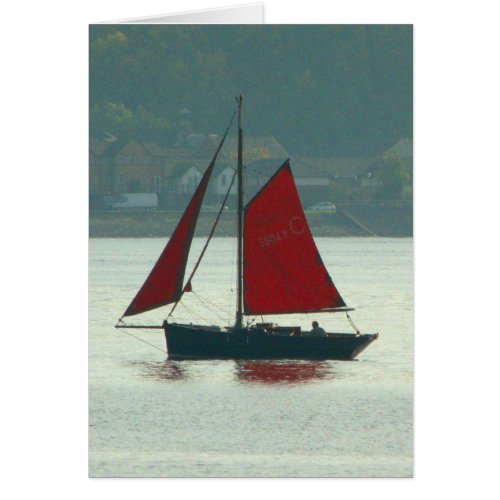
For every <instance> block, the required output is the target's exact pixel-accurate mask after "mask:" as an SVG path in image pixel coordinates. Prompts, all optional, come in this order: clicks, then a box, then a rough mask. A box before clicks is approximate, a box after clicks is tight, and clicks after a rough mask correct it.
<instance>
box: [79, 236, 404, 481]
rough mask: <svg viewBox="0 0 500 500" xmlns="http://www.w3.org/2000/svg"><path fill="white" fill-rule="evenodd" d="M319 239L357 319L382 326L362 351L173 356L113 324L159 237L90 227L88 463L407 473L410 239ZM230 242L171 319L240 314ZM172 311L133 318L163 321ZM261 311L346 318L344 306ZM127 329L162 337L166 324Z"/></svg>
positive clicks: (152, 473) (120, 470) (270, 472)
mask: <svg viewBox="0 0 500 500" xmlns="http://www.w3.org/2000/svg"><path fill="white" fill-rule="evenodd" d="M203 243H204V240H203V239H195V240H194V242H193V247H192V251H191V254H192V255H193V256H197V255H198V254H199V251H200V249H201V247H202V245H203ZM316 243H317V245H318V247H319V250H320V252H321V255H322V257H323V260H324V262H325V265H326V266H327V268H328V269H329V271H330V274H331V275H332V278H333V280H334V282H335V284H336V285H337V287H338V289H339V291H340V293H341V294H342V296H343V298H344V300H345V301H346V302H347V304H348V305H351V306H354V307H356V311H354V312H353V313H351V316H352V318H353V320H354V321H355V322H356V324H357V326H358V328H360V329H361V331H364V332H374V331H378V332H380V338H379V339H378V340H377V341H376V342H375V343H373V344H372V345H371V346H370V347H368V349H367V350H366V351H364V352H363V353H362V354H361V355H360V356H359V360H358V361H353V362H344V361H326V362H306V361H304V362H297V361H290V362H286V361H283V362H268V361H262V362H235V361H184V362H179V361H168V360H167V356H166V354H165V353H164V352H161V351H159V350H157V349H154V348H153V347H151V346H149V345H147V344H145V343H143V342H140V341H138V340H135V339H133V338H131V337H129V336H127V335H125V334H124V333H122V332H120V331H119V330H116V329H114V328H113V326H114V324H115V323H116V320H117V318H118V317H120V316H121V314H122V312H123V311H124V310H125V308H126V307H127V305H128V304H129V302H130V301H131V299H132V298H133V296H134V295H135V293H136V291H137V289H138V288H139V286H140V285H141V284H142V283H143V281H144V279H145V277H146V276H147V274H148V273H149V271H150V269H151V267H152V265H153V264H154V262H155V260H156V258H157V257H158V255H159V254H160V252H161V250H162V249H163V246H164V245H165V240H164V239H156V238H155V239H91V240H90V264H89V265H90V278H89V279H90V281H89V283H90V290H89V301H90V313H89V325H90V339H89V354H90V357H89V369H90V373H89V382H90V420H89V421H90V475H91V476H93V477H194V476H202V477H213V476H215V477H386V476H391V477H409V476H411V475H412V473H413V240H412V239H390V238H317V239H316ZM234 250H235V242H234V240H233V239H230V238H216V239H214V240H213V241H212V243H211V246H210V248H209V251H208V252H207V254H206V256H205V259H204V262H203V264H202V266H201V267H200V270H199V271H198V273H197V275H196V278H195V279H194V281H193V288H194V293H193V294H187V295H186V298H185V299H183V303H184V306H179V307H178V308H177V310H176V313H175V319H176V320H177V321H180V322H184V321H185V322H192V321H194V322H201V321H202V322H203V323H207V324H218V325H224V324H230V323H231V322H232V321H233V320H234V304H235V294H234V281H235V266H234V264H235V260H234V253H235V252H234ZM192 266H193V261H192V259H190V263H189V264H188V271H189V270H190V269H191V268H192ZM168 310H169V309H168V308H164V309H161V310H159V311H152V312H149V313H146V314H144V315H142V316H138V317H135V318H134V317H132V318H131V320H133V321H134V322H136V323H143V324H144V323H146V322H148V324H151V323H153V324H160V322H161V320H162V319H163V318H164V317H165V316H166V313H167V312H168ZM267 318H269V319H272V320H276V321H277V322H280V323H282V324H292V323H293V324H295V325H301V326H303V327H304V328H310V324H311V321H312V320H314V319H317V320H318V321H319V322H320V324H321V325H322V326H323V327H325V329H326V330H328V331H351V329H350V326H349V324H348V322H347V319H346V317H345V315H343V314H322V315H296V316H291V317H279V316H275V317H267ZM267 318H266V319H267ZM131 333H133V334H134V335H137V336H139V337H140V338H142V339H144V340H145V341H147V342H150V343H151V344H154V345H155V346H157V347H159V348H160V349H165V343H164V338H163V332H162V331H161V330H151V331H143V330H131Z"/></svg>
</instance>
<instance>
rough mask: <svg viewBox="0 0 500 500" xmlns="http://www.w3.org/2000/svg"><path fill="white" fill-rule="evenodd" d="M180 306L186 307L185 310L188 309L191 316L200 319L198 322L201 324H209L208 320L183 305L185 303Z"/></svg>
mask: <svg viewBox="0 0 500 500" xmlns="http://www.w3.org/2000/svg"><path fill="white" fill-rule="evenodd" d="M179 304H180V305H181V306H182V307H184V309H186V311H187V312H188V313H189V314H190V315H191V316H196V318H198V320H200V321H201V322H205V323H208V320H207V319H206V318H202V317H201V316H200V315H199V314H196V313H195V312H194V311H191V310H190V309H188V307H187V306H186V305H185V304H184V303H183V302H179Z"/></svg>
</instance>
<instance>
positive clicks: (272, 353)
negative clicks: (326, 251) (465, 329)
mask: <svg viewBox="0 0 500 500" xmlns="http://www.w3.org/2000/svg"><path fill="white" fill-rule="evenodd" d="M237 103H238V105H237V109H236V111H235V113H234V114H233V118H232V119H231V122H230V123H229V125H228V127H227V129H226V131H225V133H224V135H223V137H222V140H221V142H220V144H219V145H218V147H217V149H216V151H215V153H214V156H213V158H212V160H211V162H210V164H209V165H208V168H207V170H206V171H205V173H204V175H203V176H202V178H201V180H200V182H199V184H198V187H197V189H196V191H195V192H194V195H193V197H192V198H191V201H190V202H189V204H188V206H187V208H186V210H185V211H184V214H183V215H182V217H181V219H180V221H179V223H178V225H177V227H176V229H175V230H174V232H173V234H172V236H171V238H170V239H169V241H168V243H167V245H166V247H165V248H164V250H163V252H162V253H161V255H160V257H159V259H158V261H157V262H156V264H155V265H154V267H153V269H152V270H151V272H150V274H149V276H148V277H147V279H146V281H145V282H144V284H143V285H142V287H141V288H140V289H139V291H138V292H137V294H136V296H135V297H134V299H133V300H132V302H131V303H130V305H129V306H128V307H127V309H126V310H125V312H124V313H123V315H122V317H121V318H120V319H119V321H118V323H117V325H116V327H117V328H158V329H163V330H164V333H165V339H166V345H167V352H168V357H169V359H174V360H199V359H313V360H326V359H339V360H352V359H354V358H355V357H356V356H357V355H358V354H359V353H361V352H362V351H363V350H364V349H365V348H366V347H367V346H368V345H369V344H370V343H371V342H373V341H374V340H375V339H377V338H378V333H364V334H362V333H361V332H360V331H359V330H358V329H357V328H356V327H355V325H354V323H353V322H352V320H351V319H350V316H349V311H352V310H354V309H353V308H351V307H347V306H346V304H345V302H344V300H343V298H342V297H341V295H340V293H339V292H338V290H337V288H336V287H335V284H334V283H333V281H332V279H331V277H330V275H329V273H328V271H327V269H326V267H325V265H324V263H323V261H322V259H321V256H320V254H319V252H318V249H317V248H316V244H315V242H314V239H313V237H312V234H311V231H310V229H309V226H308V224H307V220H306V217H305V214H304V211H303V209H302V205H301V203H300V199H299V195H298V192H297V188H296V185H295V181H294V179H293V175H292V170H291V166H290V159H288V160H286V161H285V162H284V163H283V164H282V165H281V166H280V167H279V168H278V169H277V171H276V172H275V173H274V175H273V176H272V177H271V178H270V179H269V180H268V181H267V183H266V184H265V185H264V186H263V187H262V188H261V189H260V190H259V191H258V192H257V194H256V195H255V196H254V197H253V198H252V199H251V200H250V201H249V202H248V203H246V205H245V204H244V195H245V186H244V182H243V127H242V105H243V98H242V96H239V97H238V98H237ZM235 115H237V117H238V155H237V158H238V160H237V169H236V172H235V174H234V177H233V182H234V180H235V178H237V228H238V229H237V240H238V241H237V244H238V245H237V282H236V290H237V300H236V316H235V322H234V324H233V325H229V326H220V327H219V326H212V325H199V324H180V323H175V322H172V321H171V317H172V313H173V311H174V310H175V308H176V306H177V304H178V303H179V301H180V300H181V298H182V296H183V295H184V294H185V293H189V292H190V291H191V290H192V280H193V277H194V275H195V273H196V271H197V269H198V266H199V265H200V263H201V261H202V259H203V256H204V254H205V251H206V249H207V247H208V244H209V242H210V240H211V238H212V236H213V234H214V231H215V228H216V226H217V223H218V221H219V218H220V216H221V214H222V211H223V209H224V206H225V202H226V200H227V197H228V195H229V192H230V191H231V188H232V183H231V185H230V186H229V189H228V191H227V193H226V197H225V199H224V201H223V203H222V205H221V209H220V211H219V212H218V214H217V217H216V219H215V222H214V225H213V227H212V230H211V232H210V235H209V237H208V239H207V241H206V243H205V246H204V247H203V249H202V251H201V254H200V257H199V259H198V261H197V262H196V264H195V266H194V268H193V270H192V272H191V274H190V276H189V278H188V279H187V281H186V282H185V283H184V278H185V273H186V265H187V260H188V255H189V251H190V247H191V242H192V239H193V236H194V231H195V226H196V222H197V219H198V216H199V213H200V208H201V205H202V202H203V198H204V196H205V192H206V190H207V186H208V182H209V180H210V176H211V174H212V172H213V170H214V167H215V164H216V161H217V157H218V155H219V153H220V151H221V148H222V146H223V144H224V141H225V139H226V137H227V134H228V131H229V129H230V127H231V123H232V121H233V119H234V116H235ZM169 304H173V307H172V309H171V311H170V313H169V315H168V317H167V319H165V320H164V321H163V323H162V324H161V325H130V324H128V325H127V324H126V323H125V322H124V319H123V318H124V317H129V316H134V315H137V314H140V313H144V312H146V311H151V310H153V309H157V308H159V307H163V306H166V305H169ZM325 312H328V313H339V312H345V313H346V315H347V317H348V319H349V321H350V322H351V325H352V326H353V327H354V329H355V332H353V333H325V334H324V335H323V336H310V335H308V334H307V332H303V331H302V329H301V327H300V326H281V325H277V324H275V323H272V322H263V320H262V322H261V323H255V324H252V323H251V322H250V321H249V322H247V323H245V322H244V318H246V317H259V316H260V317H261V318H262V317H263V316H265V315H276V314H280V315H284V314H297V313H325Z"/></svg>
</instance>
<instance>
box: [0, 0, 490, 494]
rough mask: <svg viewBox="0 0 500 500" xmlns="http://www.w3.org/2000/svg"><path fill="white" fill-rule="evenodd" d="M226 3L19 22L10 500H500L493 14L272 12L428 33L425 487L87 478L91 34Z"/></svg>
mask: <svg viewBox="0 0 500 500" xmlns="http://www.w3.org/2000/svg"><path fill="white" fill-rule="evenodd" d="M216 2H217V0H215V2H214V3H212V2H211V1H210V2H209V1H208V0H205V1H201V0H198V1H192V0H183V1H179V0H172V1H168V2H165V1H163V2H160V1H154V0H141V1H140V2H138V1H132V0H109V1H107V2H106V3H103V2H102V1H99V2H96V1H90V2H86V3H85V4H84V3H83V2H79V3H78V4H77V3H75V2H67V1H64V2H63V1H55V0H45V1H42V2H23V3H22V4H20V3H17V4H13V3H11V4H10V5H9V6H8V7H7V8H5V6H4V7H3V17H2V21H3V22H2V30H1V31H0V36H1V47H2V65H1V67H2V77H1V80H0V81H1V82H2V92H1V94H0V95H1V97H2V107H1V119H2V123H3V131H2V139H3V140H2V155H1V160H2V171H1V172H2V180H3V182H2V189H1V196H0V201H1V213H2V220H3V231H2V236H3V238H2V239H3V243H2V246H1V248H2V251H3V256H2V259H1V265H2V272H1V276H2V282H1V288H0V290H1V291H2V292H3V300H2V303H3V311H2V313H3V314H2V320H3V321H2V330H1V333H2V339H3V342H2V344H1V345H2V351H1V352H2V356H1V363H0V368H1V371H2V372H1V375H2V386H3V389H2V403H3V410H2V413H1V418H2V425H1V427H0V429H1V432H2V436H1V443H2V444H1V447H2V455H3V459H2V460H3V461H4V463H3V465H2V477H3V481H2V486H1V487H2V489H6V490H7V491H8V492H7V493H6V496H5V494H4V498H28V497H30V498H31V497H33V496H36V497H40V496H41V495H42V496H43V497H45V496H47V497H48V498H51V499H59V498H64V499H66V498H80V497H81V498H90V497H92V498H96V499H101V498H106V499H109V498H116V497H118V495H120V498H124V499H129V498H131V499H132V498H133V499H137V498H146V497H149V496H150V495H158V494H159V495H162V496H163V497H166V496H167V495H169V496H170V497H171V496H172V495H182V497H184V494H185V493H192V494H193V495H197V496H198V497H199V498H201V497H203V498H210V497H212V496H214V497H215V496H216V497H217V498H221V497H223V498H230V496H231V497H234V496H237V497H238V498H244V499H245V498H254V497H255V495H261V496H265V497H266V498H267V497H276V498H278V497H281V498H282V497H283V496H285V495H286V496H287V497H289V498H313V497H314V496H315V495H321V496H322V497H326V496H328V497H330V498H334V497H336V498H342V500H347V499H350V498H370V499H371V498H383V499H384V500H385V499H393V498H394V499H396V498H397V499H401V498H404V499H413V498H415V499H416V498H419V499H420V498H424V495H425V496H426V497H427V498H442V497H443V496H446V497H447V498H455V497H457V496H458V497H462V496H464V497H467V498H470V497H471V496H474V497H476V498H491V497H492V496H494V495H495V494H498V490H499V488H498V485H497V481H496V477H495V476H496V475H497V473H498V472H497V469H498V463H499V461H498V450H499V445H500V443H499V439H498V438H499V432H498V426H499V421H500V419H499V410H498V407H497V405H496V403H497V401H498V392H499V390H498V385H499V378H500V377H499V375H498V368H497V365H498V363H497V360H498V356H499V341H498V338H499V336H500V327H499V320H498V309H499V308H498V305H497V304H498V298H499V292H498V285H497V283H498V280H499V278H500V277H499V272H498V255H500V251H499V243H498V234H499V231H498V226H499V223H498V215H499V212H500V211H499V209H498V206H499V203H500V202H499V201H498V198H497V193H498V190H499V188H500V182H499V181H500V178H499V173H498V172H499V169H500V163H499V155H498V137H499V134H500V130H499V126H498V121H499V115H500V109H499V97H498V95H499V89H500V82H499V76H498V60H499V57H498V47H499V42H498V35H497V33H498V15H495V11H494V9H493V6H494V4H495V3H494V2H487V1H481V0H476V1H475V2H473V3H472V2H461V1H458V0H455V1H440V2H436V1H433V2H424V1H420V2H416V1H415V2H410V1H406V2H405V1H403V0H399V1H385V0H378V1H376V2H375V1H373V0H371V1H370V0H367V1H361V0H358V1H356V0H351V1H349V2H343V3H340V2H330V3H329V2H323V1H317V0H308V1H307V2H304V4H303V5H302V4H300V3H293V4H292V3H291V2H290V1H285V0H267V1H266V2H265V3H266V20H267V22H268V23H412V24H414V26H415V27H414V34H415V94H414V96H415V101H414V102H415V146H416V148H415V193H416V196H415V200H416V203H415V208H416V211H415V249H416V254H415V264H416V295H415V310H416V325H415V326H416V330H415V338H416V343H415V354H416V384H415V389H416V392H415V403H416V415H415V417H416V418H415V429H416V433H415V435H416V443H415V459H416V460H415V479H406V480H402V479H399V480H394V479H393V480H388V479H387V480H316V481H314V480H288V481H283V480H282V481H277V480H274V481H272V480H253V481H249V480H247V481H245V483H243V482H241V481H237V480H196V481H193V480H191V481H188V480H170V481H166V480H89V479H87V373H86V363H87V361H86V356H87V352H86V351H87V240H88V236H87V234H88V232H87V222H88V221H87V202H88V196H87V168H88V163H87V151H88V149H87V134H88V129H87V119H88V111H87V106H88V94H87V92H88V73H87V71H88V67H87V60H88V59H87V58H88V38H87V37H88V23H90V22H96V21H103V20H111V19H123V18H128V17H140V16H146V15H155V14H162V13H169V12H180V11H186V10H193V9H199V8H205V7H217V6H222V5H231V3H229V2H223V1H222V0H221V2H220V3H216ZM55 318H57V319H55ZM497 498H498V497H497Z"/></svg>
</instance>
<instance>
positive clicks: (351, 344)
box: [163, 323, 378, 360]
mask: <svg viewBox="0 0 500 500" xmlns="http://www.w3.org/2000/svg"><path fill="white" fill-rule="evenodd" d="M163 326H164V329H165V337H166V341H167V350H168V357H169V358H170V359H177V360H185V359H315V360H323V359H340V360H352V359H354V358H355V357H356V356H357V355H358V354H359V353H360V352H361V351H363V350H364V349H366V347H368V345H369V344H371V343H372V342H373V341H374V340H375V339H376V338H378V333H374V334H363V335H354V334H348V333H329V334H328V337H304V336H296V335H290V333H292V331H293V329H292V328H291V329H290V330H289V333H287V330H286V328H281V329H279V333H278V332H266V331H265V330H263V329H258V328H243V329H240V330H224V329H220V328H218V327H209V326H200V325H180V324H175V323H172V324H164V325H163Z"/></svg>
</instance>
